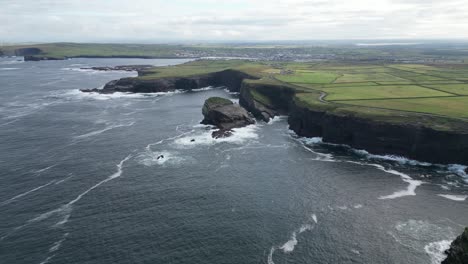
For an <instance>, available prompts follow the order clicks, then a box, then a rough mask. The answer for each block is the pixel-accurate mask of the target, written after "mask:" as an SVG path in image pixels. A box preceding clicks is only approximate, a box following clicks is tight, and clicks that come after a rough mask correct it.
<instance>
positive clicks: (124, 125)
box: [75, 122, 135, 139]
mask: <svg viewBox="0 0 468 264" xmlns="http://www.w3.org/2000/svg"><path fill="white" fill-rule="evenodd" d="M134 124H135V122H131V123H129V124H118V125H110V126H108V127H105V128H103V129H101V130H96V131H92V132H89V133H86V134H83V135H79V136H76V137H75V139H83V138H88V137H92V136H96V135H99V134H102V133H104V132H106V131H109V130H111V129H114V128H119V127H130V126H133V125H134Z"/></svg>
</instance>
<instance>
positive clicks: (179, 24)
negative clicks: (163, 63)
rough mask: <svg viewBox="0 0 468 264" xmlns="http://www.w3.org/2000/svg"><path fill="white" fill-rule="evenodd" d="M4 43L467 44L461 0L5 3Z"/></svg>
mask: <svg viewBox="0 0 468 264" xmlns="http://www.w3.org/2000/svg"><path fill="white" fill-rule="evenodd" d="M2 2H3V3H2V10H1V11H0V12H1V15H0V34H1V35H2V39H3V41H7V42H21V41H44V42H46V41H47V42H50V41H80V42H92V41H99V42H106V41H129V42H137V41H148V42H164V41H169V40H227V41H229V40H281V39H284V40H286V39H287V40H305V39H379V38H468V31H466V28H468V5H466V4H465V3H464V2H465V0H445V1H441V0H348V1H342V0H268V1H266V0H255V1H247V0H229V1H228V0H171V1H165V0H164V1H163V0H132V1H130V0H113V1H107V0H93V1H81V0H68V1H63V0H60V1H59V0H36V1H29V0H3V1H2Z"/></svg>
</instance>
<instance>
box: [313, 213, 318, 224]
mask: <svg viewBox="0 0 468 264" xmlns="http://www.w3.org/2000/svg"><path fill="white" fill-rule="evenodd" d="M312 220H314V222H315V223H316V224H317V223H318V221H317V215H316V214H312Z"/></svg>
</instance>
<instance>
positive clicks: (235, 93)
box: [224, 88, 240, 95]
mask: <svg viewBox="0 0 468 264" xmlns="http://www.w3.org/2000/svg"><path fill="white" fill-rule="evenodd" d="M224 91H225V92H226V93H228V94H232V95H238V94H240V93H239V92H231V91H229V89H228V88H224Z"/></svg>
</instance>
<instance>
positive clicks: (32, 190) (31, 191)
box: [0, 180, 56, 206]
mask: <svg viewBox="0 0 468 264" xmlns="http://www.w3.org/2000/svg"><path fill="white" fill-rule="evenodd" d="M55 182H56V180H52V181H50V182H48V183H46V184H44V185H41V186H39V187H36V188H34V189H31V190H29V191H26V192H24V193H21V194H18V195H16V196H15V197H13V198H10V199H8V200H6V201H3V202H1V203H0V206H3V205H7V204H10V203H12V202H13V201H15V200H18V199H19V198H21V197H24V196H26V195H28V194H31V193H33V192H36V191H39V190H40V189H42V188H45V187H47V186H49V185H51V184H53V183H55Z"/></svg>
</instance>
